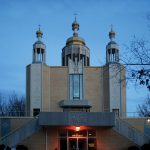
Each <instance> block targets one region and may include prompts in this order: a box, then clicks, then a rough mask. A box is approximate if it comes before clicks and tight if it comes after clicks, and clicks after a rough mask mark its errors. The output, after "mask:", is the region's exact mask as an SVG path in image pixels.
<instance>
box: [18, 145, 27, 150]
mask: <svg viewBox="0 0 150 150" xmlns="http://www.w3.org/2000/svg"><path fill="white" fill-rule="evenodd" d="M16 150H28V148H27V147H26V146H24V145H17V147H16Z"/></svg>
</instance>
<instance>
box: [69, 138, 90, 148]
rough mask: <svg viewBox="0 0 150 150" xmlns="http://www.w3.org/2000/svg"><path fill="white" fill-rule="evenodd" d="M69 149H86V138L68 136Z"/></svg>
mask: <svg viewBox="0 0 150 150" xmlns="http://www.w3.org/2000/svg"><path fill="white" fill-rule="evenodd" d="M69 150H87V139H86V138H69Z"/></svg>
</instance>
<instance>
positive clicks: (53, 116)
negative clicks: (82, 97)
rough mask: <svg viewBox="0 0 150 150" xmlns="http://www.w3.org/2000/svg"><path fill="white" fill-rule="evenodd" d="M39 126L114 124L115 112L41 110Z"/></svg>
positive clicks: (108, 125) (103, 125) (104, 125)
mask: <svg viewBox="0 0 150 150" xmlns="http://www.w3.org/2000/svg"><path fill="white" fill-rule="evenodd" d="M39 125H41V126H72V125H74V126H101V127H112V126H114V125H115V114H114V113H112V112H41V113H40V114H39Z"/></svg>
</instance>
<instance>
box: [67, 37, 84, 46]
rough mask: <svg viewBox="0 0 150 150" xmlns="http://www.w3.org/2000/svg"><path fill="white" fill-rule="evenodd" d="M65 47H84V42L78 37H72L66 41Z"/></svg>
mask: <svg viewBox="0 0 150 150" xmlns="http://www.w3.org/2000/svg"><path fill="white" fill-rule="evenodd" d="M66 45H85V41H84V39H83V38H81V37H79V36H72V37H70V38H68V39H67V41H66Z"/></svg>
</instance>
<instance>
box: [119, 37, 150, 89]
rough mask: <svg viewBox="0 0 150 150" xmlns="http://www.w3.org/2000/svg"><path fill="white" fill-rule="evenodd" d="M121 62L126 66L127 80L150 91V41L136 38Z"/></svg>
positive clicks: (127, 48)
mask: <svg viewBox="0 0 150 150" xmlns="http://www.w3.org/2000/svg"><path fill="white" fill-rule="evenodd" d="M121 60H122V61H123V63H124V64H125V65H126V68H127V69H126V70H127V78H128V79H130V81H136V83H138V85H141V86H146V87H147V88H148V90H149V91H150V41H146V40H144V39H143V38H141V39H138V38H136V37H134V38H133V40H132V41H131V42H130V45H129V46H126V54H125V55H124V56H122V58H121Z"/></svg>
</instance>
